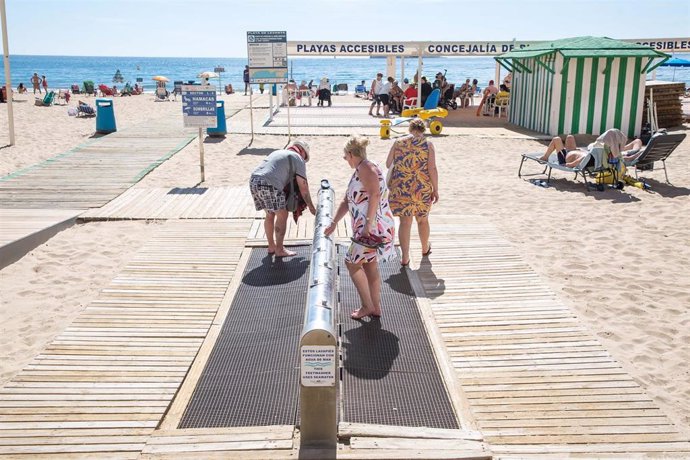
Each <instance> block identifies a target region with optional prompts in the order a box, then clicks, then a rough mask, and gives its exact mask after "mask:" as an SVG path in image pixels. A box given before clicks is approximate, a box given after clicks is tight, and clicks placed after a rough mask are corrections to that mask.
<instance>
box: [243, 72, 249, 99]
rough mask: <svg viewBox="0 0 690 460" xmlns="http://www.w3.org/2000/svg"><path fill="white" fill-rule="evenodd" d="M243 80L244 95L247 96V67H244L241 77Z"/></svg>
mask: <svg viewBox="0 0 690 460" xmlns="http://www.w3.org/2000/svg"><path fill="white" fill-rule="evenodd" d="M242 78H243V79H244V95H245V96H246V95H247V90H248V89H249V66H248V65H246V66H244V74H243V75H242Z"/></svg>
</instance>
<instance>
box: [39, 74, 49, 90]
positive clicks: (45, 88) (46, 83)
mask: <svg viewBox="0 0 690 460" xmlns="http://www.w3.org/2000/svg"><path fill="white" fill-rule="evenodd" d="M41 78H42V79H43V91H45V92H46V94H48V79H47V78H46V76H45V75H41Z"/></svg>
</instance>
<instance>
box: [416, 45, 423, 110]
mask: <svg viewBox="0 0 690 460" xmlns="http://www.w3.org/2000/svg"><path fill="white" fill-rule="evenodd" d="M417 53H418V54H419V56H418V58H417V107H418V108H421V107H422V70H423V68H424V63H423V61H422V54H424V45H423V43H419V44H418V45H417Z"/></svg>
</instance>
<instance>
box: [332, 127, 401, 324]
mask: <svg viewBox="0 0 690 460" xmlns="http://www.w3.org/2000/svg"><path fill="white" fill-rule="evenodd" d="M368 144H369V141H368V140H367V139H366V138H364V137H361V136H354V137H351V138H350V139H349V140H348V142H347V144H346V145H345V149H344V152H345V154H344V155H343V158H344V159H345V161H347V163H348V165H349V166H350V167H351V168H353V169H354V170H355V171H354V173H353V174H352V178H351V179H350V183H349V184H348V186H347V192H346V194H345V197H344V198H343V200H342V202H341V203H340V206H338V210H337V211H336V213H335V216H334V217H333V222H332V223H331V225H329V226H328V228H326V230H325V233H326V235H330V234H332V233H333V232H334V231H335V228H336V226H337V224H338V222H339V221H340V220H341V219H342V218H343V217H345V214H347V212H348V211H349V212H350V215H351V217H352V233H353V238H352V243H351V244H350V248H349V249H348V251H347V254H346V256H345V265H347V269H348V271H349V272H350V277H351V278H352V282H353V283H354V284H355V287H356V288H357V292H358V293H359V297H360V299H361V301H362V305H361V306H360V307H359V308H358V309H357V310H355V311H353V312H352V314H351V315H350V316H351V317H352V319H357V320H359V319H362V318H365V317H367V316H370V317H372V318H378V317H380V316H381V275H380V274H379V266H378V261H379V260H381V261H386V260H389V259H391V258H392V257H394V256H395V250H394V247H393V244H394V241H395V221H394V220H393V214H392V213H391V210H390V207H389V206H388V190H387V189H386V181H385V178H384V177H383V173H381V170H380V169H379V167H378V166H377V165H376V164H375V163H372V162H371V161H369V160H367V150H366V147H367V145H368ZM370 204H373V206H370Z"/></svg>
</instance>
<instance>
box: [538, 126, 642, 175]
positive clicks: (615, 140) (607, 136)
mask: <svg viewBox="0 0 690 460" xmlns="http://www.w3.org/2000/svg"><path fill="white" fill-rule="evenodd" d="M627 140H628V139H627V137H626V136H625V134H623V132H622V131H620V130H619V129H615V128H612V129H609V130H608V131H606V132H605V133H604V134H602V135H601V136H599V137H598V138H597V140H596V141H594V142H593V143H591V144H589V145H588V146H587V148H580V147H578V146H577V144H576V143H575V137H573V136H572V135H570V134H568V135H567V136H566V138H565V143H563V141H562V140H561V138H560V137H558V136H556V137H554V138H553V139H551V142H550V143H549V146H548V147H547V148H546V152H545V153H544V155H542V157H541V158H540V160H541V161H549V157H550V156H551V154H552V153H553V152H556V154H557V158H558V164H560V165H563V166H566V167H568V168H574V167H575V166H577V165H578V164H580V162H581V161H582V159H583V158H584V157H585V156H586V155H587V154H588V153H589V151H590V150H591V149H592V147H594V145H595V144H597V143H599V144H605V145H608V146H609V148H610V149H611V153H612V154H613V155H614V156H616V157H617V156H620V155H623V156H625V158H626V159H630V160H632V159H634V158H635V157H636V156H637V155H639V152H640V150H641V149H642V141H641V140H640V139H634V140H633V141H632V142H629V143H627V144H626V143H625V142H626V141H627Z"/></svg>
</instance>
